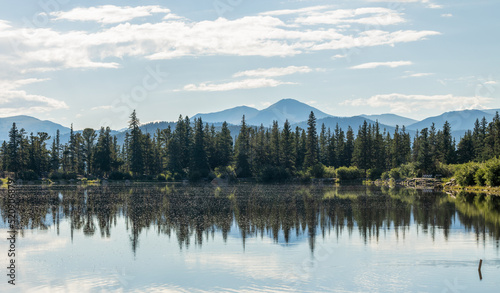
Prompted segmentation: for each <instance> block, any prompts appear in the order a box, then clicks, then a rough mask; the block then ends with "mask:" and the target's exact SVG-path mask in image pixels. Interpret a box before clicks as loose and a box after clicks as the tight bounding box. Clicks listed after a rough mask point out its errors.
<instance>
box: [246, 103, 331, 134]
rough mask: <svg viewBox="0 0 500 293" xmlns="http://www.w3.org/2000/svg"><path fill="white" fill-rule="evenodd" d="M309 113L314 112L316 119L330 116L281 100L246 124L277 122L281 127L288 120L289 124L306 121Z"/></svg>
mask: <svg viewBox="0 0 500 293" xmlns="http://www.w3.org/2000/svg"><path fill="white" fill-rule="evenodd" d="M311 111H313V112H314V116H316V119H321V118H325V117H329V116H330V115H328V114H326V113H324V112H322V111H320V110H318V109H316V108H314V107H311V106H309V105H307V104H304V103H301V102H299V101H297V100H293V99H283V100H280V101H278V102H277V103H275V104H273V105H271V106H269V107H267V108H266V109H264V110H261V111H259V113H258V114H257V115H255V117H253V118H249V119H247V120H248V124H250V125H256V126H260V125H261V124H263V125H264V126H266V127H267V126H271V125H272V123H273V121H278V123H279V125H283V124H284V123H285V121H286V120H287V119H288V122H290V123H291V124H293V123H298V122H301V121H307V119H308V118H309V114H310V113H311Z"/></svg>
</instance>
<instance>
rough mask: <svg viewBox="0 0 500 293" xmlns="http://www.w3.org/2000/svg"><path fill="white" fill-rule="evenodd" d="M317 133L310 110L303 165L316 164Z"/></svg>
mask: <svg viewBox="0 0 500 293" xmlns="http://www.w3.org/2000/svg"><path fill="white" fill-rule="evenodd" d="M318 159H319V153H318V134H317V132H316V117H315V116H314V113H313V112H312V111H311V113H310V114H309V119H308V120H307V142H306V155H305V159H304V167H305V168H309V167H312V166H314V165H316V164H318Z"/></svg>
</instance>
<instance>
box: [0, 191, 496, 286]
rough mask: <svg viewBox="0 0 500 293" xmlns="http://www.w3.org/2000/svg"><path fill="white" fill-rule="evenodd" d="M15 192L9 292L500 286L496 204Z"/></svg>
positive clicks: (487, 198)
mask: <svg viewBox="0 0 500 293" xmlns="http://www.w3.org/2000/svg"><path fill="white" fill-rule="evenodd" d="M13 192H14V193H13V194H14V195H15V198H16V202H17V206H16V209H15V215H16V220H17V225H18V228H19V229H18V235H17V239H16V244H15V250H16V255H15V264H16V268H15V283H16V285H15V286H13V285H11V284H8V283H7V281H8V280H9V277H8V276H6V274H7V273H8V270H7V268H6V266H7V265H8V263H9V260H10V259H11V258H9V257H8V255H7V253H8V250H9V243H8V241H7V238H8V237H9V236H10V234H9V233H8V215H9V210H8V196H7V190H5V189H3V190H1V200H0V215H1V219H2V220H1V221H0V231H1V233H0V236H1V239H2V240H1V241H0V255H1V257H0V260H1V265H2V267H3V271H2V272H3V273H2V274H1V275H2V277H1V282H2V284H1V285H0V288H1V290H0V291H1V292H499V290H500V289H499V288H500V254H499V248H500V197H498V196H491V195H484V194H477V195H476V194H467V193H460V194H458V195H456V196H449V195H447V194H444V193H440V192H433V191H425V190H424V191H422V190H412V189H388V188H379V187H368V186H331V185H287V184H277V185H259V184H238V185H229V186H220V187H215V186H212V185H183V184H162V185H158V184H138V183H136V184H131V185H128V186H125V185H119V186H114V185H111V184H109V185H107V186H88V187H83V186H51V187H47V186H45V187H42V186H18V187H15V189H14V191H13ZM480 259H482V260H483V263H482V269H481V276H480V275H479V272H478V265H479V260H480Z"/></svg>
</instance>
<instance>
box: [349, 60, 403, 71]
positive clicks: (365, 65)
mask: <svg viewBox="0 0 500 293" xmlns="http://www.w3.org/2000/svg"><path fill="white" fill-rule="evenodd" d="M412 64H413V63H412V62H411V61H390V62H370V63H363V64H360V65H356V66H352V67H351V69H373V68H377V67H390V68H396V67H400V66H407V65H412Z"/></svg>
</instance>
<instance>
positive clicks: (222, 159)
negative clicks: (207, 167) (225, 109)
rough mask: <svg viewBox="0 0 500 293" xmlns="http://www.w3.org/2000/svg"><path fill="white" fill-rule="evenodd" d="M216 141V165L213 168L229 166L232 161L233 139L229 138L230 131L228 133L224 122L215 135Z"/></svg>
mask: <svg viewBox="0 0 500 293" xmlns="http://www.w3.org/2000/svg"><path fill="white" fill-rule="evenodd" d="M216 140H217V143H216V145H217V148H216V154H217V155H216V158H217V164H216V166H215V167H220V166H222V167H225V166H229V165H231V162H232V160H233V137H232V136H231V131H229V128H228V126H227V123H226V121H224V123H222V128H221V131H220V132H219V133H217V135H216Z"/></svg>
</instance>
